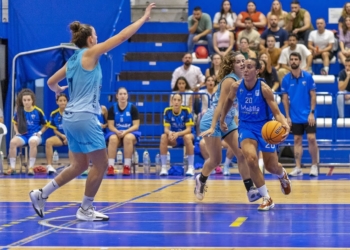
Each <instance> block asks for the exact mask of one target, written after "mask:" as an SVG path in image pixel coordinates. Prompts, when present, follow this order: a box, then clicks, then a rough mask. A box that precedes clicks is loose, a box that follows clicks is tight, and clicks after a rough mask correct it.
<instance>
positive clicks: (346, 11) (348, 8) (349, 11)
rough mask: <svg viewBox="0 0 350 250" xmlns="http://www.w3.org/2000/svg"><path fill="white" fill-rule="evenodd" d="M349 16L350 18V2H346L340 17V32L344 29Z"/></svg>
mask: <svg viewBox="0 0 350 250" xmlns="http://www.w3.org/2000/svg"><path fill="white" fill-rule="evenodd" d="M347 16H350V2H346V3H345V4H344V6H343V10H342V12H341V16H340V17H339V20H338V30H339V32H340V31H341V30H342V29H343V27H344V24H345V18H346V17H347Z"/></svg>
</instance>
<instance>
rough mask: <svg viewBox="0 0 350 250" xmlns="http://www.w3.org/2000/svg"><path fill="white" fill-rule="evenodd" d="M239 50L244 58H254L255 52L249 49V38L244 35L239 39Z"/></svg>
mask: <svg viewBox="0 0 350 250" xmlns="http://www.w3.org/2000/svg"><path fill="white" fill-rule="evenodd" d="M239 47H240V50H239V51H240V52H241V54H242V55H243V56H244V58H245V59H248V58H256V52H255V51H253V50H250V49H249V40H248V38H246V37H242V38H241V39H240V40H239Z"/></svg>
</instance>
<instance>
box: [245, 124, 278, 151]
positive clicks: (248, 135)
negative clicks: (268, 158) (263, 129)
mask: <svg viewBox="0 0 350 250" xmlns="http://www.w3.org/2000/svg"><path fill="white" fill-rule="evenodd" d="M245 139H252V140H255V141H257V143H258V149H259V150H260V151H261V152H266V153H274V152H275V151H276V145H271V144H268V143H267V142H266V141H265V140H264V139H263V138H262V136H261V133H255V132H253V131H252V130H249V129H246V128H241V127H238V142H239V147H241V143H242V141H243V140H245Z"/></svg>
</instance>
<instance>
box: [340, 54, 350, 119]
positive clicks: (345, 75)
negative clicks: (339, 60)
mask: <svg viewBox="0 0 350 250" xmlns="http://www.w3.org/2000/svg"><path fill="white" fill-rule="evenodd" d="M344 66H345V69H343V70H342V71H340V73H339V82H338V90H339V93H349V92H350V84H349V81H350V58H349V57H348V58H346V59H345V63H344ZM347 100H350V94H340V95H338V96H337V107H338V113H339V118H344V101H347Z"/></svg>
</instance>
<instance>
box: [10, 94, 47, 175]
mask: <svg viewBox="0 0 350 250" xmlns="http://www.w3.org/2000/svg"><path fill="white" fill-rule="evenodd" d="M35 99H36V98H35V94H34V93H33V91H31V90H30V89H23V90H21V92H19V94H18V97H17V100H16V107H17V111H16V112H15V114H14V117H13V123H14V125H13V128H14V131H15V136H14V137H13V138H12V139H11V141H10V150H9V158H10V168H9V169H8V170H7V172H6V173H5V174H7V175H13V174H16V170H15V168H16V154H17V148H18V147H22V146H24V145H28V146H29V166H28V175H34V169H33V168H34V164H35V161H36V155H37V152H38V150H37V147H38V146H39V145H40V144H41V142H42V137H41V136H42V134H43V133H44V132H45V131H46V130H47V124H48V123H47V120H46V117H45V114H44V112H43V111H42V110H41V109H39V108H38V107H37V106H35Z"/></svg>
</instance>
